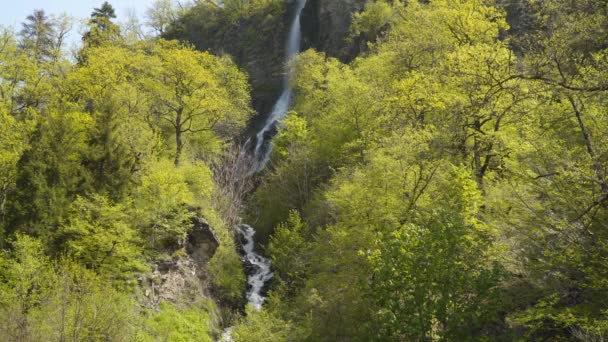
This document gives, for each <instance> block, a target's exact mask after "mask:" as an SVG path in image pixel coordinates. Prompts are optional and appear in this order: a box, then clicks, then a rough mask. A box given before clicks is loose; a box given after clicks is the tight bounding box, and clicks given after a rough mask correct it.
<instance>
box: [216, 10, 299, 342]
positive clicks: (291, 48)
mask: <svg viewBox="0 0 608 342" xmlns="http://www.w3.org/2000/svg"><path fill="white" fill-rule="evenodd" d="M295 1H296V11H295V15H294V19H293V22H292V24H291V27H290V29H289V34H288V38H287V44H286V48H285V60H286V61H287V62H289V61H290V60H291V59H292V58H293V57H294V56H295V55H297V54H298V52H300V45H301V40H302V30H301V26H300V16H301V14H302V10H304V7H305V6H306V0H295ZM290 79H291V70H287V72H286V73H285V77H284V78H283V90H282V92H281V96H279V98H278V99H277V101H276V102H275V104H274V106H273V108H272V111H271V113H270V115H269V116H268V118H267V119H266V122H265V123H264V127H263V128H262V129H261V130H260V131H259V132H258V133H257V135H256V146H255V150H254V155H253V156H254V163H255V165H253V168H254V170H253V173H255V172H259V171H261V170H262V169H264V167H265V166H266V164H267V163H268V160H269V158H270V154H271V153H272V144H270V143H269V142H267V141H266V140H267V138H268V136H269V135H271V133H272V130H273V129H274V128H275V127H276V125H277V123H278V121H280V120H282V119H283V118H285V115H286V114H287V111H289V107H290V106H291V100H292V97H293V93H292V90H291V87H290V84H289V83H290ZM268 139H269V138H268ZM249 142H250V140H247V142H246V143H245V145H247V144H248V143H249ZM265 143H267V145H268V146H267V147H266V148H264V144H265ZM237 232H238V233H239V234H240V235H241V236H242V237H243V239H244V240H245V243H244V244H243V245H242V247H243V251H244V252H245V263H246V264H247V266H248V268H249V270H250V272H249V273H250V274H249V276H248V278H247V283H248V284H249V288H248V290H247V294H246V297H247V301H248V302H249V304H251V305H253V307H254V308H256V309H258V310H259V309H261V308H262V305H263V304H264V301H265V300H266V297H264V295H263V293H262V292H263V290H264V286H265V285H266V283H267V282H268V281H269V280H270V279H272V276H273V274H272V271H271V269H270V260H268V259H266V258H264V257H263V256H261V255H259V254H258V253H257V252H256V251H255V239H254V236H255V229H253V227H251V226H249V225H246V224H241V225H239V226H238V227H237ZM232 328H233V327H228V328H226V329H225V330H224V331H223V333H222V335H221V337H220V341H222V342H230V341H232Z"/></svg>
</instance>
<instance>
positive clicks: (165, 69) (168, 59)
mask: <svg viewBox="0 0 608 342" xmlns="http://www.w3.org/2000/svg"><path fill="white" fill-rule="evenodd" d="M156 56H157V58H156V59H155V61H154V64H152V66H151V69H150V71H151V72H150V73H149V74H148V78H147V80H146V82H145V89H146V91H147V92H149V95H150V96H151V98H152V99H153V102H152V103H151V104H150V110H151V113H152V114H153V117H154V119H155V121H156V124H157V125H158V126H159V127H161V128H162V129H163V130H165V132H167V133H171V134H172V139H173V141H174V143H173V144H171V145H170V146H171V147H172V148H173V149H174V151H175V153H174V154H173V157H174V159H175V165H176V166H179V164H180V161H181V159H182V154H183V153H184V147H185V146H186V145H187V143H188V142H189V143H190V144H191V145H193V146H192V147H193V149H194V151H193V152H195V153H196V152H198V151H197V150H199V149H203V151H200V152H207V154H212V153H213V152H214V150H215V151H216V150H217V147H218V145H219V144H221V143H222V140H221V139H222V138H224V137H227V136H230V135H233V134H235V133H236V132H238V130H240V129H241V128H242V127H243V126H244V124H245V122H246V120H247V118H248V117H249V115H250V112H249V110H248V107H247V106H248V103H249V95H248V87H247V84H246V81H245V76H244V75H243V74H242V73H240V72H239V71H237V70H236V68H235V67H234V65H233V64H232V62H230V61H229V60H228V59H225V58H224V59H219V58H216V57H213V56H211V55H210V54H208V53H201V52H197V51H194V50H193V49H191V48H187V47H180V46H178V45H177V44H174V43H160V44H159V46H158V49H157V54H156ZM197 147H198V148H197ZM205 150H206V151H205ZM200 152H198V153H200Z"/></svg>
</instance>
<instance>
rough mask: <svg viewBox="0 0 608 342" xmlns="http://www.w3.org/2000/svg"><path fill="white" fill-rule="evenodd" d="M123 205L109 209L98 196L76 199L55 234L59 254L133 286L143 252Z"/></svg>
mask: <svg viewBox="0 0 608 342" xmlns="http://www.w3.org/2000/svg"><path fill="white" fill-rule="evenodd" d="M129 219H130V217H129V215H128V212H127V211H126V208H125V206H124V205H120V204H118V205H112V203H110V202H109V201H108V199H107V198H104V197H101V196H99V195H95V196H93V197H92V198H91V199H84V198H82V197H79V198H77V199H76V200H75V201H74V203H73V204H72V208H71V213H70V216H69V218H68V219H67V223H66V224H65V225H64V226H63V227H61V228H60V229H59V231H58V232H57V237H56V239H57V241H58V243H59V244H60V246H61V247H60V250H61V251H65V252H66V253H67V255H68V256H69V257H71V258H74V259H75V260H77V261H78V262H80V263H81V264H82V265H84V266H86V267H87V268H90V269H93V270H95V271H96V272H97V273H99V274H102V275H107V276H109V277H110V279H113V280H115V281H122V282H126V284H131V283H132V282H133V279H132V278H133V273H135V272H137V271H141V270H142V268H143V265H142V264H141V262H140V261H139V260H138V258H140V256H141V253H142V249H141V242H140V239H139V235H138V234H137V233H138V232H137V231H136V230H135V229H134V227H133V226H132V225H131V224H130V221H129Z"/></svg>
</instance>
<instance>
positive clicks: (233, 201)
mask: <svg viewBox="0 0 608 342" xmlns="http://www.w3.org/2000/svg"><path fill="white" fill-rule="evenodd" d="M254 170H255V160H254V158H253V157H252V156H251V154H250V153H249V151H248V148H247V144H245V145H238V144H235V145H232V146H231V147H230V149H229V150H228V151H227V153H226V154H225V155H224V156H223V157H222V158H221V159H220V160H219V161H217V162H215V163H214V164H213V172H214V178H215V182H216V183H217V184H218V187H219V194H218V198H217V199H216V206H217V208H218V209H219V210H220V211H221V212H222V214H223V216H224V217H225V218H226V220H227V221H228V224H230V225H231V226H235V225H236V224H238V223H239V218H240V215H241V214H242V212H243V210H244V208H245V196H246V195H247V194H248V193H249V192H250V191H251V190H252V189H253V185H254V184H253V180H252V174H253V171H254Z"/></svg>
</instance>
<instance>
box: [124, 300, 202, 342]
mask: <svg viewBox="0 0 608 342" xmlns="http://www.w3.org/2000/svg"><path fill="white" fill-rule="evenodd" d="M209 320H210V318H209V313H208V312H207V311H206V310H205V309H204V308H199V307H197V306H193V307H191V308H187V309H182V310H180V309H178V308H176V307H175V306H174V305H171V304H167V303H163V304H161V306H160V309H159V312H158V313H153V314H152V315H150V317H149V318H148V319H147V320H146V321H145V325H144V326H145V328H144V329H143V330H144V331H143V332H141V333H138V335H137V338H136V341H184V342H186V341H201V342H207V341H208V342H211V341H213V339H212V338H211V336H210V334H209V326H208V325H209Z"/></svg>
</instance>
